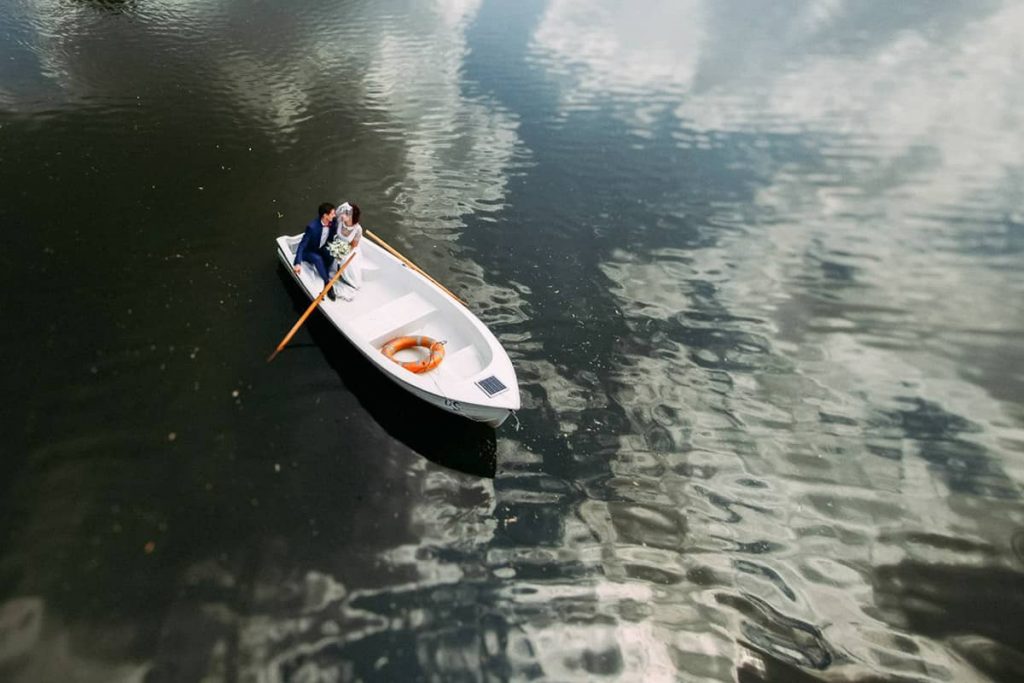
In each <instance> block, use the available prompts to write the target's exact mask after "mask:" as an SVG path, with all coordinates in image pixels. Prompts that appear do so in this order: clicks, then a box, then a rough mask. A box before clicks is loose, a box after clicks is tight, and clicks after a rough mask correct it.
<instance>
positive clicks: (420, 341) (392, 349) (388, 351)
mask: <svg viewBox="0 0 1024 683" xmlns="http://www.w3.org/2000/svg"><path fill="white" fill-rule="evenodd" d="M414 346H422V347H423V348H425V349H429V350H430V356H429V357H428V358H425V359H423V360H414V361H407V362H404V363H403V362H402V361H400V360H398V359H397V358H395V354H396V353H398V352H399V351H401V350H403V349H411V348H412V347H414ZM380 352H381V353H383V354H384V355H385V356H387V357H388V358H390V359H391V360H393V361H395V362H396V363H398V364H399V365H401V366H402V367H403V368H405V369H406V370H408V371H410V372H417V373H418V372H427V371H428V370H433V369H434V368H436V367H437V366H438V365H440V364H441V361H442V360H444V342H439V341H435V340H433V339H431V338H430V337H395V338H394V339H392V340H391V341H389V342H388V343H387V344H385V345H384V346H382V347H381V349H380Z"/></svg>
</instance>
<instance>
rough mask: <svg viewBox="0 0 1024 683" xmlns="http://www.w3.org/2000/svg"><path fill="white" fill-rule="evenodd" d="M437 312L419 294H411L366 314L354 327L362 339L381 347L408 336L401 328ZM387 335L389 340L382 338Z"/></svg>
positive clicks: (358, 319)
mask: <svg viewBox="0 0 1024 683" xmlns="http://www.w3.org/2000/svg"><path fill="white" fill-rule="evenodd" d="M435 310H437V309H436V308H434V307H433V306H432V305H431V304H430V302H429V301H427V300H426V299H424V298H423V297H422V296H420V295H419V294H418V293H417V292H409V293H408V294H403V295H402V296H400V297H398V298H397V299H395V300H394V301H389V302H388V303H386V304H385V305H383V306H381V307H380V308H377V309H374V310H372V311H368V312H366V313H364V314H363V315H361V316H359V317H358V318H356V319H355V320H354V321H353V322H352V326H353V328H354V331H355V333H356V334H358V335H359V336H360V337H362V338H363V339H365V340H367V341H369V342H370V343H371V344H374V345H380V344H384V343H385V342H387V341H389V340H390V338H391V337H393V336H398V335H402V334H407V332H404V331H402V329H401V328H403V327H406V326H408V325H409V324H410V323H414V322H417V321H419V320H422V319H423V318H425V317H427V316H428V315H430V314H431V313H433V312H434V311H435ZM385 335H386V336H387V337H388V339H382V338H381V337H384V336H385Z"/></svg>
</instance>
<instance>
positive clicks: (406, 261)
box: [363, 228, 469, 308]
mask: <svg viewBox="0 0 1024 683" xmlns="http://www.w3.org/2000/svg"><path fill="white" fill-rule="evenodd" d="M363 232H364V233H366V236H367V237H371V238H373V241H375V242H377V244H379V245H380V246H382V247H384V248H385V249H387V250H388V252H389V253H390V254H391V255H392V256H394V257H395V258H397V259H398V260H399V261H401V262H402V263H404V264H405V265H407V266H409V267H410V268H412V269H413V270H415V271H416V272H417V273H419V274H420V275H422V276H423V277H425V278H427V279H428V280H430V281H431V282H433V283H434V284H435V285H437V286H438V287H440V288H441V291H443V292H444V293H445V294H447V295H448V296H450V297H451V298H453V299H455V300H456V301H458V302H459V303H460V304H462V305H463V306H465V307H466V308H469V305H468V304H467V303H466V302H465V301H463V300H462V299H460V298H459V297H457V296H455V295H454V294H452V293H451V291H450V290H449V289H448V288H447V287H445V286H444V285H442V284H441V283H440V282H438V281H437V280H435V279H434V278H432V277H430V276H429V275H427V274H426V273H425V272H424V271H423V269H422V268H420V267H419V266H417V265H416V264H415V263H413V262H412V261H410V260H409V259H407V258H405V257H404V256H402V255H401V254H399V253H398V250H397V249H395V248H394V247H392V246H391V245H390V244H388V243H387V242H385V241H384V240H382V239H381V238H379V237H377V236H376V235H374V234H373V233H372V232H370V231H369V230H366V229H365V228H364V229H363Z"/></svg>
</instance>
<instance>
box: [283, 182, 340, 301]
mask: <svg viewBox="0 0 1024 683" xmlns="http://www.w3.org/2000/svg"><path fill="white" fill-rule="evenodd" d="M318 214H319V215H318V217H317V218H316V219H314V220H312V221H310V222H309V225H307V226H306V232H305V234H303V235H302V241H301V242H299V248H298V249H296V250H295V263H294V270H295V272H296V274H298V273H300V272H302V262H303V261H306V262H307V263H310V264H312V266H313V267H314V268H316V272H317V274H318V275H319V276H320V277H321V278H322V279H323V281H324V284H325V285H326V284H327V282H328V281H329V280H330V279H331V277H330V275H328V274H327V272H328V268H329V267H330V265H331V263H332V262H333V261H334V257H333V256H331V255H330V253H329V252H328V251H327V243H328V242H330V241H331V240H332V239H334V235H335V233H336V232H338V221H337V220H336V213H335V206H334V204H330V203H328V202H324V203H323V204H321V205H320V208H319V209H318ZM327 298H329V299H330V300H331V301H334V300H335V298H336V297H335V296H334V288H333V287H331V289H329V290H328V291H327Z"/></svg>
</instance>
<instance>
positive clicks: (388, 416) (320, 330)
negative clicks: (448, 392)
mask: <svg viewBox="0 0 1024 683" xmlns="http://www.w3.org/2000/svg"><path fill="white" fill-rule="evenodd" d="M278 276H279V277H280V279H281V282H282V284H283V286H284V287H285V288H286V289H287V291H288V295H289V296H290V297H291V299H292V302H293V303H294V305H295V312H296V317H298V316H299V315H301V314H302V313H303V312H304V311H305V310H306V308H307V307H308V306H309V300H308V299H307V298H306V297H305V296H304V295H303V293H302V292H300V291H299V288H298V286H297V285H296V284H295V282H294V281H293V280H292V278H291V275H290V274H289V273H288V272H287V271H286V270H285V269H284V267H283V266H280V267H279V268H278ZM304 327H305V328H306V330H307V332H308V334H309V335H310V337H311V338H312V339H313V343H314V344H316V346H317V347H319V348H320V351H321V352H322V353H323V355H324V358H325V359H326V360H327V363H328V364H329V365H330V366H331V368H333V369H334V371H335V372H336V373H337V374H338V377H339V378H340V379H341V381H342V382H343V383H344V384H345V387H346V388H347V389H349V390H350V391H351V392H352V394H353V395H354V396H355V398H356V400H357V401H359V403H360V405H362V406H363V407H364V408H365V409H366V412H367V413H369V414H370V416H371V417H372V418H373V419H374V420H375V421H376V422H377V424H378V425H380V427H381V428H382V429H383V430H384V431H386V432H387V433H388V434H389V435H391V436H392V437H394V438H395V439H398V440H399V441H400V442H402V443H403V444H404V445H405V446H407V447H408V448H410V449H411V450H413V451H415V452H416V453H418V454H420V455H421V456H423V457H424V458H426V459H427V460H429V461H431V462H433V463H435V464H437V465H441V466H442V467H447V468H449V469H452V470H455V471H457V472H462V473H464V474H468V475H471V476H475V477H486V478H488V479H493V478H494V474H495V470H496V469H497V440H496V437H495V433H494V429H492V428H491V427H489V426H487V425H485V424H481V423H479V422H471V421H470V420H467V419H465V418H461V417H458V416H456V415H452V414H450V413H446V412H444V411H443V410H441V409H439V408H435V407H434V406H432V405H430V404H428V403H426V402H424V401H422V400H420V399H418V398H416V397H415V396H413V395H412V394H410V393H409V392H407V391H405V390H404V389H402V388H400V387H399V386H398V385H396V384H395V383H394V382H392V381H391V380H390V379H388V378H387V377H385V376H384V375H383V373H381V371H380V370H379V369H377V367H376V366H374V365H373V364H372V363H370V362H369V361H368V360H366V358H364V357H363V355H362V354H361V353H359V351H357V350H356V348H355V347H354V346H352V344H350V343H349V342H348V341H347V340H346V339H345V337H344V335H342V334H341V333H340V332H339V331H338V330H337V329H335V327H334V326H333V325H332V324H331V323H330V321H328V320H327V319H326V317H324V316H323V315H316V314H314V315H311V316H310V317H309V319H308V320H306V322H305V325H304ZM292 344H293V345H294V344H295V343H294V341H293V342H292Z"/></svg>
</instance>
